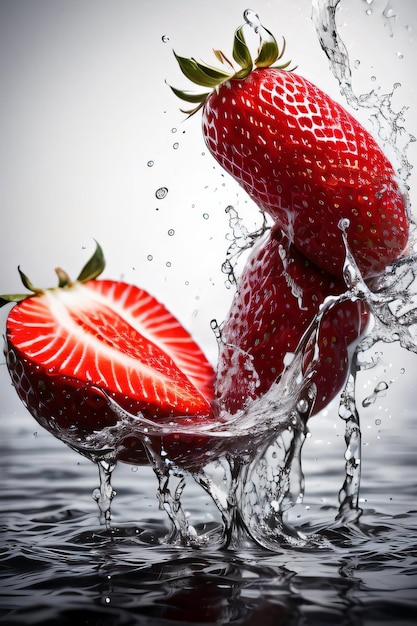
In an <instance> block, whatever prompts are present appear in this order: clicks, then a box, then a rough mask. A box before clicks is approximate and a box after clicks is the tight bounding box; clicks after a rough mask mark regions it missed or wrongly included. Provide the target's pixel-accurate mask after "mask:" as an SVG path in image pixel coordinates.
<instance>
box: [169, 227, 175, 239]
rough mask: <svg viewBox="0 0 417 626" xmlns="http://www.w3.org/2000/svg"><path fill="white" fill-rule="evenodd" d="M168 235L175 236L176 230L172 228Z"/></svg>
mask: <svg viewBox="0 0 417 626" xmlns="http://www.w3.org/2000/svg"><path fill="white" fill-rule="evenodd" d="M168 235H169V236H170V237H172V235H175V230H174V229H173V228H170V229H169V231H168Z"/></svg>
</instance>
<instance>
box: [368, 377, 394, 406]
mask: <svg viewBox="0 0 417 626" xmlns="http://www.w3.org/2000/svg"><path fill="white" fill-rule="evenodd" d="M387 389H388V383H386V382H385V381H381V382H379V383H378V384H377V386H376V387H375V389H374V391H373V393H371V395H370V396H368V397H367V398H365V399H364V400H362V406H363V407H364V408H366V407H368V406H371V404H375V401H376V399H377V397H378V395H379V394H380V393H382V392H384V391H386V390H387Z"/></svg>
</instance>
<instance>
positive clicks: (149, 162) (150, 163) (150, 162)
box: [146, 161, 155, 167]
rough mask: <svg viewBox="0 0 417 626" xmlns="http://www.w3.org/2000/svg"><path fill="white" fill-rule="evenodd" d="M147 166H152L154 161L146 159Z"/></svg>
mask: <svg viewBox="0 0 417 626" xmlns="http://www.w3.org/2000/svg"><path fill="white" fill-rule="evenodd" d="M146 165H147V166H148V167H153V166H154V165H155V162H154V161H148V162H147V164H146Z"/></svg>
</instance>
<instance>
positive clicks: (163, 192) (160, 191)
mask: <svg viewBox="0 0 417 626" xmlns="http://www.w3.org/2000/svg"><path fill="white" fill-rule="evenodd" d="M167 193H168V189H167V187H160V188H159V189H157V190H156V191H155V196H156V197H157V198H158V200H163V199H164V198H165V197H166V195H167Z"/></svg>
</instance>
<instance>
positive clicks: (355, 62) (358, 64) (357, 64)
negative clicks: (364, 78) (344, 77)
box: [353, 59, 361, 67]
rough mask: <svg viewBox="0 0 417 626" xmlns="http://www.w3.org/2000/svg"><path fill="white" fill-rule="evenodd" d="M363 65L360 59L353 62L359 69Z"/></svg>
mask: <svg viewBox="0 0 417 626" xmlns="http://www.w3.org/2000/svg"><path fill="white" fill-rule="evenodd" d="M360 64H361V62H360V61H359V59H355V61H354V62H353V65H354V67H359V66H360Z"/></svg>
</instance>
